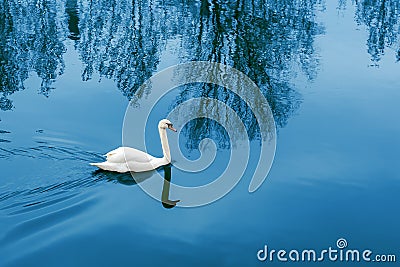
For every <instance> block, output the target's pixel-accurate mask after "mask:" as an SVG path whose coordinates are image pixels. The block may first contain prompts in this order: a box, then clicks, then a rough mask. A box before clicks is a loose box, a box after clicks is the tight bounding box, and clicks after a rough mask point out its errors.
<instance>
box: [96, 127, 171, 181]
mask: <svg viewBox="0 0 400 267" xmlns="http://www.w3.org/2000/svg"><path fill="white" fill-rule="evenodd" d="M167 128H168V129H170V130H172V131H176V130H175V129H174V128H173V127H172V123H171V122H170V121H169V120H167V119H163V120H161V121H160V122H159V123H158V131H159V133H160V139H161V146H162V150H163V154H164V156H163V157H162V158H156V157H153V156H151V155H149V154H147V153H145V152H143V151H140V150H137V149H135V148H131V147H119V148H117V149H114V150H112V151H110V152H108V153H107V154H106V155H105V156H106V157H107V160H106V161H104V162H100V163H90V165H93V166H97V167H99V168H100V169H102V170H106V171H114V172H121V173H122V172H129V171H131V172H145V171H150V170H154V169H157V168H158V167H160V166H163V165H167V164H169V163H171V154H170V150H169V145H168V139H167Z"/></svg>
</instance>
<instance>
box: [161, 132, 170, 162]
mask: <svg viewBox="0 0 400 267" xmlns="http://www.w3.org/2000/svg"><path fill="white" fill-rule="evenodd" d="M158 131H159V133H160V139H161V146H162V150H163V154H164V159H166V160H167V162H168V163H171V152H170V151H169V145H168V138H167V131H166V129H161V128H160V129H158Z"/></svg>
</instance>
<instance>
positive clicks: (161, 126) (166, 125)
mask: <svg viewBox="0 0 400 267" xmlns="http://www.w3.org/2000/svg"><path fill="white" fill-rule="evenodd" d="M158 128H159V129H167V128H168V129H170V130H171V131H174V132H176V129H175V128H174V127H173V126H172V122H170V121H169V120H167V119H163V120H160V122H159V123H158Z"/></svg>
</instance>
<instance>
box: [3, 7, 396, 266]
mask: <svg viewBox="0 0 400 267" xmlns="http://www.w3.org/2000/svg"><path fill="white" fill-rule="evenodd" d="M0 33H1V38H0V229H1V231H0V266H188V265H190V266H263V265H269V266H285V265H292V266H298V265H321V266H347V265H348V266H365V265H368V263H367V262H363V261H361V262H340V260H336V261H329V260H328V259H326V260H325V261H324V262H317V263H315V262H310V261H300V262H290V260H289V262H280V261H278V260H277V258H274V260H273V261H272V262H271V261H265V262H261V261H259V260H258V259H257V252H258V251H259V250H260V249H263V248H264V245H268V248H269V249H275V250H277V251H278V250H280V249H284V250H286V251H290V250H299V251H301V250H304V249H314V250H317V251H321V250H323V249H328V248H329V247H332V248H336V249H337V248H338V247H337V243H336V242H337V240H338V239H340V238H345V239H346V241H347V243H348V246H347V248H349V249H359V250H360V251H362V250H365V249H370V250H371V251H372V256H371V258H373V259H376V258H375V256H376V255H396V256H397V258H396V260H397V262H398V261H399V258H400V252H399V240H400V231H399V228H398V225H400V216H399V213H398V203H399V195H398V192H399V190H400V175H399V170H398V166H399V163H400V162H399V151H400V138H399V136H400V124H399V123H398V121H399V119H398V117H399V115H400V106H399V105H398V103H399V100H400V91H399V88H400V79H399V73H400V65H399V64H400V63H399V61H400V34H399V33H400V2H399V1H395V0H376V1H372V0H371V1H368V0H364V1H346V0H340V1H323V0H321V1H319V0H315V1H314V0H310V1H277V0H271V1H242V0H238V1H215V0H208V1H207V0H196V1H167V2H165V1H152V0H147V1H145V0H144V1H136V0H134V1H124V0H122V1H102V0H93V1H86V0H82V1H77V0H58V1H46V0H38V1H25V0H20V1H7V0H5V1H1V3H0ZM190 61H210V62H219V63H222V64H226V65H229V66H231V67H233V68H236V69H237V70H239V71H241V72H243V73H244V74H246V75H247V76H248V77H249V78H250V79H252V80H253V81H254V82H255V84H256V85H257V86H258V87H259V88H260V90H261V92H262V94H263V95H264V96H265V98H266V99H267V100H268V103H269V105H270V108H271V111H272V114H273V116H274V120H275V125H276V131H277V148H276V153H275V159H274V162H273V165H272V168H271V170H270V172H269V174H268V177H267V179H266V180H265V182H264V183H263V184H262V186H261V187H260V188H259V189H258V190H257V191H256V192H254V193H251V194H250V193H248V186H249V183H250V180H251V177H252V174H253V172H254V168H255V167H256V161H257V159H256V158H257V155H253V154H254V153H255V154H257V153H259V150H260V148H259V146H260V142H261V141H262V140H260V139H261V138H260V127H259V125H258V124H257V120H256V118H255V116H254V114H253V113H252V110H251V109H250V108H249V107H248V106H247V105H246V103H245V102H244V101H243V100H241V99H240V97H239V96H238V95H235V94H233V93H230V92H229V91H227V90H224V89H223V88H218V87H217V86H215V85H210V84H206V83H198V84H189V85H185V86H181V87H178V88H176V89H175V90H174V91H173V92H172V93H170V94H168V95H166V97H165V98H163V99H162V100H161V101H160V103H159V105H158V106H157V108H155V109H154V110H153V113H152V115H151V116H150V118H151V119H152V120H153V118H154V122H152V125H153V124H154V125H156V123H157V122H158V118H162V117H164V116H166V115H167V114H168V113H169V112H170V111H171V110H173V109H174V108H175V107H176V106H178V105H179V104H181V103H184V102H185V101H188V100H190V99H193V98H198V97H207V98H213V99H218V100H219V101H222V102H223V103H225V104H227V105H228V106H230V107H231V108H232V110H233V111H234V112H235V113H236V114H237V115H238V116H239V117H240V119H241V120H242V123H243V125H244V127H245V129H246V132H247V135H248V139H249V142H250V146H251V148H252V152H254V153H252V154H251V156H250V164H249V168H248V169H246V171H245V172H244V175H243V177H242V179H241V181H240V182H239V183H238V185H237V186H236V187H235V188H234V189H233V190H232V191H231V192H230V193H229V194H227V195H226V196H224V197H223V198H221V199H219V200H218V201H216V202H213V203H211V204H209V205H205V206H202V207H196V208H182V207H174V203H173V201H174V200H180V199H181V196H180V195H179V194H177V192H174V191H173V190H171V191H170V190H169V188H168V183H166V184H164V186H163V189H164V190H163V192H162V199H163V200H162V203H161V202H159V201H157V200H155V199H153V198H151V197H150V196H148V195H147V194H146V193H145V192H143V190H141V188H140V186H138V184H137V181H138V180H141V179H142V180H145V179H153V178H154V177H155V176H156V175H161V176H164V175H165V177H168V179H170V180H172V181H173V182H176V183H178V184H181V185H186V186H198V185H202V184H205V183H208V182H211V181H212V180H213V179H214V178H215V177H216V176H217V175H219V173H220V172H221V170H222V169H223V168H225V166H227V165H229V153H230V151H233V150H235V149H236V150H237V151H239V152H240V149H237V148H234V145H235V144H234V143H232V142H231V141H230V140H229V134H228V132H226V131H225V130H224V129H223V127H221V125H220V124H219V123H218V121H217V120H212V119H206V118H199V119H196V120H192V121H190V122H188V123H187V124H186V125H185V126H184V127H183V128H182V129H179V130H180V131H179V133H178V134H179V143H180V145H181V147H180V148H181V152H182V154H183V155H184V156H185V157H187V158H191V159H196V158H198V157H199V155H200V154H201V153H200V150H199V146H201V140H203V139H205V138H210V139H212V140H214V142H215V145H216V151H217V155H216V158H215V161H214V162H213V164H212V165H211V166H210V168H208V169H207V170H205V171H204V172H201V173H200V174H196V173H187V172H182V171H180V170H178V169H177V168H176V167H174V162H173V163H172V165H171V166H169V168H170V169H169V168H167V169H163V168H160V169H158V170H156V171H153V172H150V173H145V174H143V175H142V176H141V175H138V177H136V178H137V179H138V180H136V181H135V180H134V179H133V178H132V177H131V175H130V174H129V173H128V174H119V173H111V172H104V171H98V170H97V169H96V168H95V167H93V166H90V165H89V163H90V162H100V161H102V160H103V159H104V158H103V155H104V154H105V153H106V152H107V151H110V150H112V149H114V148H116V147H118V146H121V144H122V136H121V135H122V127H123V121H124V115H125V110H126V108H127V106H128V105H129V101H131V100H135V99H137V100H141V99H145V98H146V97H147V96H146V95H145V94H139V93H138V92H139V88H140V86H141V85H142V84H143V83H144V82H145V81H146V80H147V79H149V78H150V77H151V76H152V75H154V74H156V73H157V72H159V71H161V70H163V69H165V68H167V67H170V66H173V65H175V64H178V63H186V62H190ZM203 108H204V109H206V110H208V112H209V113H210V114H212V115H214V116H215V117H216V118H222V117H223V116H225V115H226V114H225V113H224V112H221V111H218V110H215V109H213V108H212V107H210V106H205V107H203ZM138 109H139V108H138ZM195 112H197V111H195ZM198 112H200V110H199V111H198ZM137 127H138V129H139V128H143V126H142V125H138V126H137ZM149 127H150V128H151V127H152V126H149ZM168 134H170V133H168ZM149 138H150V140H151V141H150V142H149V143H148V150H149V152H150V154H152V155H155V156H162V155H161V146H160V144H159V141H158V136H157V132H156V131H154V132H152V133H150V137H149ZM152 140H157V141H154V142H153V141H152ZM132 144H135V140H132ZM173 152H174V151H173ZM172 158H174V153H172ZM161 190H162V189H161V188H160V192H161ZM160 194H161V193H160ZM171 201H172V202H171ZM182 201H184V200H182ZM376 264H378V265H379V263H376ZM382 265H385V266H396V263H395V262H386V263H382Z"/></svg>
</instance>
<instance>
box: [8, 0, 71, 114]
mask: <svg viewBox="0 0 400 267" xmlns="http://www.w3.org/2000/svg"><path fill="white" fill-rule="evenodd" d="M61 28H62V22H61V21H60V19H59V14H57V5H56V4H55V3H54V1H47V0H39V1H23V0H22V1H1V3H0V34H1V36H2V37H1V39H0V63H1V64H0V92H1V94H2V96H1V97H0V109H1V110H9V109H12V107H13V105H12V102H11V100H9V99H8V96H9V95H11V94H13V93H14V92H16V91H19V90H23V89H24V81H25V80H26V79H27V78H28V76H29V73H30V72H31V71H34V72H35V73H36V74H37V76H38V77H39V78H40V79H41V86H40V93H42V94H43V95H45V96H48V94H49V91H50V90H51V89H52V83H53V82H54V81H55V79H56V77H57V76H58V75H60V74H61V73H62V72H63V70H64V61H63V58H62V56H63V53H64V52H65V47H64V44H63V42H62V41H63V35H62V32H61V31H60V29H61Z"/></svg>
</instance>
